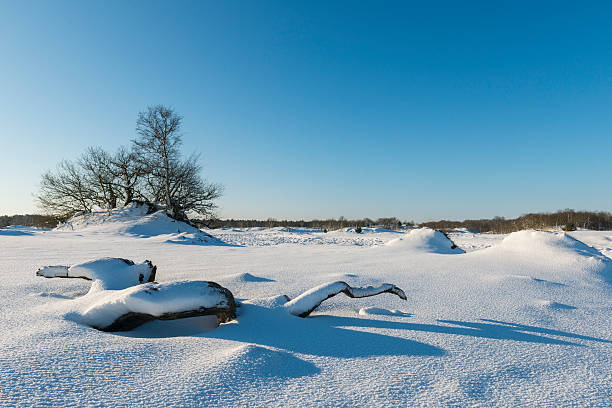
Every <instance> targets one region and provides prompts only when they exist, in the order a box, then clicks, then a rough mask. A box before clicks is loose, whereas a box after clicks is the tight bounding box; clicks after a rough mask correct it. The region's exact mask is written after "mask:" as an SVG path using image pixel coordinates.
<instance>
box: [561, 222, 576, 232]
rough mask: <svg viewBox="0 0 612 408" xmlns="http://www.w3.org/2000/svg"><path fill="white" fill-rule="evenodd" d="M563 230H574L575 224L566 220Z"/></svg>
mask: <svg viewBox="0 0 612 408" xmlns="http://www.w3.org/2000/svg"><path fill="white" fill-rule="evenodd" d="M563 231H576V225H575V224H574V223H573V222H568V223H567V224H565V227H563Z"/></svg>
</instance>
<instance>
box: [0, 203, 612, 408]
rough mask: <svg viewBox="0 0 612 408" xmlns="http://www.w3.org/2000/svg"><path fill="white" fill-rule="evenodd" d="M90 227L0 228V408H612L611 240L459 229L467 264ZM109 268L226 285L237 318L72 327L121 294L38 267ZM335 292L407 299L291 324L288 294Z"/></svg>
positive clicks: (282, 241) (325, 239)
mask: <svg viewBox="0 0 612 408" xmlns="http://www.w3.org/2000/svg"><path fill="white" fill-rule="evenodd" d="M150 215H152V214H149V215H145V216H143V217H145V218H146V217H149V216H150ZM148 219H149V220H150V219H151V218H148ZM98 221H100V222H99V223H98ZM98 221H96V222H97V224H96V223H93V221H92V224H90V225H89V226H88V227H87V228H77V227H76V224H75V225H73V226H74V227H75V228H74V231H72V230H70V228H67V229H62V230H56V231H36V230H21V231H20V230H13V231H11V230H10V229H9V230H8V231H10V232H9V233H0V254H1V255H2V256H0V310H2V313H0V333H2V335H1V336H0V406H2V407H58V406H90V407H101V406H117V407H128V406H129V407H134V406H136V407H150V406H169V407H184V406H206V407H227V406H232V407H243V406H249V407H281V406H303V407H328V406H345V407H348V406H351V407H366V406H367V407H371V406H385V407H386V406H422V407H441V406H443V407H444V406H448V407H457V406H481V407H485V406H486V407H525V406H538V407H560V406H564V407H565V406H577V407H609V406H612V389H611V387H610V384H611V383H612V368H611V367H612V313H610V311H611V310H612V280H611V273H612V265H611V262H612V261H611V260H610V258H609V254H610V252H611V251H612V250H611V249H610V248H612V245H611V244H610V243H611V242H612V233H611V232H610V231H602V232H596V231H575V232H572V233H568V234H562V233H548V232H534V231H527V232H520V233H514V234H509V235H495V236H494V235H490V234H473V233H468V232H459V231H458V232H456V233H451V234H450V236H451V238H452V239H453V240H454V241H455V242H456V243H457V244H458V245H459V246H460V248H462V249H464V250H466V252H467V253H464V254H461V253H456V254H453V255H452V256H449V255H441V254H440V253H439V252H438V249H436V248H437V247H435V246H434V248H433V251H432V248H431V246H425V245H421V244H419V245H413V244H408V243H405V242H403V241H404V240H402V241H400V242H398V243H397V245H394V244H392V245H385V244H386V243H387V242H389V241H391V240H393V239H396V238H399V237H402V238H405V237H408V236H409V235H411V234H412V233H407V234H404V233H392V232H368V233H367V234H357V233H354V232H349V231H338V232H329V233H327V234H325V233H323V232H319V231H314V230H304V231H300V232H294V231H293V230H292V231H273V230H268V229H259V230H255V229H253V230H248V231H247V230H240V231H230V230H224V231H216V230H210V232H211V233H212V234H213V235H216V236H217V238H220V241H223V242H225V243H226V244H228V245H220V244H216V243H213V242H212V241H211V242H210V243H207V244H206V245H200V244H191V243H190V244H188V245H177V244H176V242H173V241H181V239H180V238H178V236H179V235H180V234H182V233H183V232H184V231H182V230H181V231H180V232H177V230H174V229H172V230H171V229H169V228H166V227H163V225H172V223H171V222H170V224H165V221H164V222H163V223H160V225H159V227H160V230H156V229H155V228H152V227H151V224H149V226H147V227H146V228H147V229H148V230H149V233H148V234H142V235H141V234H134V233H132V232H133V231H134V230H135V229H136V230H137V229H138V228H139V227H136V225H141V226H142V224H138V223H141V222H142V220H134V221H133V222H132V223H131V224H130V222H128V221H126V220H122V221H117V222H115V223H110V224H109V223H107V222H104V223H102V222H101V220H98ZM119 224H122V225H121V227H119ZM162 227H163V228H162ZM2 231H7V230H2ZM127 231H130V232H127ZM192 233H194V234H197V232H196V231H194V232H192ZM417 234H424V233H417ZM428 234H429V235H430V238H431V234H432V233H431V232H428ZM433 235H434V238H435V235H436V234H435V233H434V234H433ZM458 237H461V238H458ZM421 238H423V237H421ZM425 241H427V240H425ZM215 242H216V241H215ZM442 242H444V241H442ZM404 244H406V245H404ZM446 245H447V244H444V245H443V246H442V248H445V246H446ZM108 256H114V257H122V258H127V259H138V260H142V259H150V260H152V261H153V263H154V264H156V265H157V267H158V270H159V272H158V276H157V278H156V279H158V281H159V282H160V285H165V284H168V283H169V282H173V281H175V282H176V281H185V280H186V281H216V282H219V283H220V284H222V285H223V286H224V287H227V288H229V289H230V290H231V291H232V292H233V293H234V295H235V296H236V298H237V299H239V300H240V303H241V306H240V307H239V308H238V319H237V320H236V321H235V322H231V323H227V324H221V325H220V326H218V327H217V328H215V326H216V323H215V322H214V321H213V320H211V319H210V318H206V317H203V318H199V317H198V318H195V317H194V318H189V319H181V320H174V321H152V322H150V323H146V324H144V325H142V326H140V327H138V328H137V329H135V330H132V331H129V332H122V333H106V332H101V331H98V330H95V329H93V328H91V327H90V326H88V325H85V324H82V322H81V320H80V319H82V318H85V316H86V311H87V310H88V308H89V307H91V306H92V302H91V301H92V300H94V298H95V299H98V298H97V296H100V295H101V294H104V296H106V294H108V292H113V291H104V290H99V291H96V290H94V291H93V292H91V293H89V294H88V291H89V289H90V286H91V283H90V282H87V281H84V280H82V279H43V278H41V277H36V276H34V274H33V273H32V271H33V270H36V269H37V268H39V267H40V266H41V265H76V264H78V263H81V262H83V261H86V260H89V259H96V258H101V257H108ZM162 271H163V272H162ZM247 273H248V274H249V275H250V276H252V277H257V278H263V279H267V280H268V281H257V280H256V279H252V278H251V277H249V276H247V275H245V274H247ZM336 280H342V281H346V282H347V283H348V284H350V285H351V286H364V285H369V284H372V285H380V284H382V283H383V282H393V283H395V284H397V285H398V286H399V287H401V288H403V289H405V290H406V295H407V298H408V300H407V301H404V300H401V299H400V298H398V297H396V296H387V295H380V296H375V297H367V298H363V299H347V298H346V297H345V296H335V297H333V298H331V299H328V300H327V301H325V302H324V303H322V304H321V305H320V306H319V307H318V308H317V310H316V312H314V313H312V314H311V315H310V317H309V318H307V319H301V318H298V317H295V316H293V315H291V314H289V313H287V310H286V308H285V306H283V305H284V304H286V303H287V298H285V297H284V296H282V295H284V294H286V295H288V296H289V297H291V298H295V297H296V296H298V295H299V294H301V293H303V292H304V291H305V290H308V289H309V288H311V287H313V286H316V285H318V284H319V283H320V282H326V281H336ZM147 285H148V284H144V285H139V286H140V288H139V287H138V286H135V287H134V288H138V289H143V288H145V287H146V286H147ZM138 289H130V290H136V291H137V292H138ZM177 290H178V289H177ZM128 292H129V290H128ZM113 293H115V296H118V297H117V299H123V300H121V301H120V302H124V303H123V304H122V306H120V307H124V306H123V305H125V304H126V302H127V303H129V304H132V303H130V302H132V300H133V301H134V303H135V304H137V303H138V301H137V297H133V298H130V299H132V300H129V299H128V300H126V299H127V298H122V297H121V296H119V295H118V294H119V293H123V294H124V295H125V292H123V290H118V291H114V292H113ZM168 293H169V292H168ZM109 296H110V294H109ZM122 296H123V295H122ZM138 296H142V297H144V298H145V299H146V296H148V295H147V294H145V293H139V295H138ZM128 297H129V296H128ZM172 299H176V298H175V297H174V296H172ZM188 299H189V297H188ZM103 300H104V302H103ZM107 300H108V302H107ZM99 301H100V302H102V303H101V304H104V305H107V304H111V303H112V302H111V301H110V299H106V300H105V299H102V298H100V299H99ZM173 301H174V300H173ZM130 307H132V306H130ZM134 307H136V306H134ZM163 310H169V309H163ZM362 310H363V313H362ZM385 310H387V311H391V312H393V311H402V312H401V313H402V314H399V313H395V312H393V313H392V314H391V313H389V314H387V313H386V312H385ZM92 312H93V311H92Z"/></svg>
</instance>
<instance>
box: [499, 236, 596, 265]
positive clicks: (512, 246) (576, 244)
mask: <svg viewBox="0 0 612 408" xmlns="http://www.w3.org/2000/svg"><path fill="white" fill-rule="evenodd" d="M498 247H499V248H501V249H506V250H511V251H520V252H523V253H526V254H537V255H540V256H541V255H543V254H549V255H552V254H555V253H573V254H576V255H580V256H584V257H594V258H604V257H603V255H602V254H601V253H600V252H599V251H597V250H596V249H594V248H591V247H590V246H588V245H586V244H584V243H582V242H580V241H578V240H577V239H575V238H572V237H571V236H569V235H567V234H565V233H563V232H545V231H533V230H526V231H518V232H513V233H512V234H510V235H508V236H507V237H506V238H504V239H503V240H502V241H501V243H500V244H499V245H498Z"/></svg>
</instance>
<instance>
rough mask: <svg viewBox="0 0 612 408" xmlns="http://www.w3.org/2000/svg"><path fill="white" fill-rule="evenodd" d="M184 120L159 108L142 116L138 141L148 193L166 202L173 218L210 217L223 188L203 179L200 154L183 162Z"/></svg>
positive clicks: (155, 200) (145, 188)
mask: <svg viewBox="0 0 612 408" xmlns="http://www.w3.org/2000/svg"><path fill="white" fill-rule="evenodd" d="M181 123H182V117H181V116H180V115H178V114H176V113H175V112H174V111H173V110H172V109H171V108H168V107H165V106H162V105H156V106H152V107H149V108H148V109H147V110H146V111H145V112H140V113H139V114H138V120H137V122H136V132H137V133H138V135H139V137H138V138H137V139H136V140H134V152H135V154H136V157H137V161H138V162H139V163H140V165H141V166H142V168H143V169H144V170H143V171H144V173H145V175H144V182H143V184H144V194H145V196H146V197H147V198H148V201H152V202H162V203H163V204H165V206H166V208H167V211H168V212H169V214H170V215H171V216H173V217H177V218H180V219H186V213H187V212H195V213H198V214H200V215H204V216H206V215H209V214H211V212H212V210H213V209H214V208H215V205H214V200H215V199H217V198H219V197H220V196H221V194H222V187H221V186H220V185H218V184H214V183H209V182H207V181H205V180H204V179H202V177H201V167H200V165H199V164H198V163H199V156H198V155H191V156H190V157H189V158H188V159H187V160H183V159H182V157H181V153H180V149H179V148H180V146H181V143H182V141H181V133H180V130H181Z"/></svg>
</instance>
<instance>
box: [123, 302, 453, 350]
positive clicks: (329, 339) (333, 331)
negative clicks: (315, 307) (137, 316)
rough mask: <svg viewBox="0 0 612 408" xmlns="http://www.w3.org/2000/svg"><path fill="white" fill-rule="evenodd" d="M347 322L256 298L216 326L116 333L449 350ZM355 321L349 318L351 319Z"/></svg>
mask: <svg viewBox="0 0 612 408" xmlns="http://www.w3.org/2000/svg"><path fill="white" fill-rule="evenodd" d="M355 320H356V321H357V322H356V323H359V322H362V323H364V324H350V325H355V326H361V327H368V326H367V324H365V323H367V321H368V320H367V319H355ZM344 323H346V322H345V321H343V320H339V321H338V320H333V319H325V318H317V317H315V318H307V319H303V318H300V317H296V316H292V315H290V314H288V313H287V312H286V310H284V309H283V308H277V309H270V308H267V307H263V306H258V305H253V304H243V305H242V306H241V307H240V315H239V316H238V319H237V320H236V321H234V322H232V323H227V324H222V325H221V326H219V327H218V328H217V329H214V330H209V331H207V330H202V328H200V330H199V331H198V332H197V333H196V330H192V329H193V327H192V326H191V327H188V329H187V330H185V331H182V330H177V327H178V326H177V325H176V324H174V325H173V326H172V330H167V329H168V328H167V327H166V325H167V322H151V323H147V325H150V326H149V327H145V326H147V325H143V326H142V329H141V328H139V329H136V330H133V331H131V332H123V333H116V334H118V335H122V336H126V337H145V338H146V337H167V336H168V334H170V336H197V337H205V338H211V339H212V338H215V339H223V340H232V341H239V342H243V343H250V344H258V345H262V346H266V347H272V348H275V349H280V350H286V351H289V352H295V353H300V354H307V355H313V356H326V357H338V358H353V357H371V356H393V355H398V356H399V355H407V356H431V357H436V356H443V355H445V354H446V351H445V350H443V349H441V348H439V347H436V346H432V345H429V344H425V343H421V342H418V341H414V340H408V339H403V338H399V337H393V336H386V335H382V334H376V333H369V332H363V331H358V330H351V329H345V328H339V327H335V325H336V324H338V325H341V324H344ZM345 325H349V324H345Z"/></svg>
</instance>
